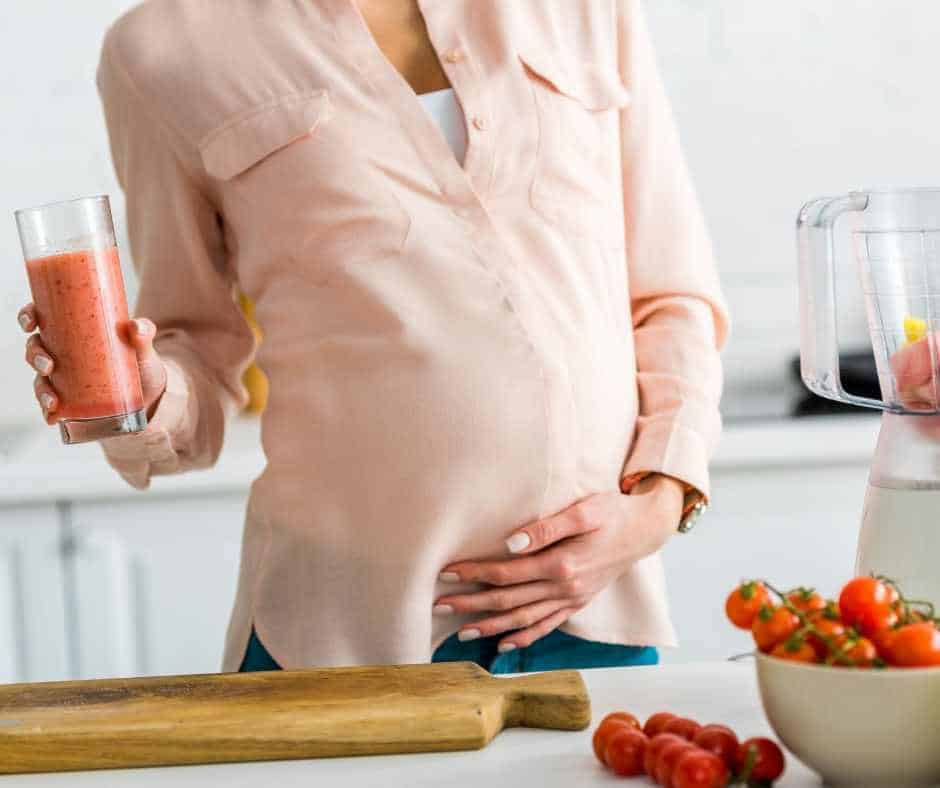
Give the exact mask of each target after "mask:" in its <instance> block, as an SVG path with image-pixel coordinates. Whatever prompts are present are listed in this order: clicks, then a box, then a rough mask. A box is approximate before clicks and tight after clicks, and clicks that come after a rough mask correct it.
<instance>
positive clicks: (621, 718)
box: [591, 711, 640, 763]
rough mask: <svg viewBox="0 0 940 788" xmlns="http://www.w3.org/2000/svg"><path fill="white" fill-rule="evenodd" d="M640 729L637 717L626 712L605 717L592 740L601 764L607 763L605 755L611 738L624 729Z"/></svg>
mask: <svg viewBox="0 0 940 788" xmlns="http://www.w3.org/2000/svg"><path fill="white" fill-rule="evenodd" d="M639 727H640V723H639V722H638V721H637V719H636V717H634V716H633V715H632V714H627V713H626V712H622V711H618V712H614V713H613V714H608V715H607V716H606V717H604V719H603V720H601V724H600V725H598V726H597V730H596V731H594V736H593V738H592V740H591V743H592V744H593V745H594V754H595V755H596V756H597V760H599V761H600V762H601V763H607V761H606V760H605V755H604V753H605V752H606V750H607V743H608V742H609V741H610V738H611V736H613V735H614V734H615V733H617V732H618V731H619V730H621V729H622V728H629V729H631V730H639Z"/></svg>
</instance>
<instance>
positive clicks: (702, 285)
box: [619, 0, 728, 497]
mask: <svg viewBox="0 0 940 788" xmlns="http://www.w3.org/2000/svg"><path fill="white" fill-rule="evenodd" d="M620 14H621V18H620V25H619V42H620V52H621V57H620V63H621V72H622V77H623V80H624V83H625V84H626V85H627V87H628V88H629V89H630V91H631V94H632V97H633V100H632V102H631V104H630V105H629V106H628V107H627V108H625V109H624V110H623V111H622V113H621V145H622V166H623V196H624V221H625V228H626V242H627V243H626V260H625V265H626V266H627V271H628V278H629V283H630V297H631V311H632V318H633V330H634V345H635V348H636V375H637V392H638V398H639V415H638V418H637V426H636V431H635V434H634V440H633V443H632V445H631V446H630V448H629V451H628V454H627V457H626V459H625V462H624V466H623V473H622V475H621V478H622V479H626V478H627V477H631V476H635V475H638V474H639V475H642V474H645V473H662V474H665V475H668V476H672V477H675V478H677V479H679V480H680V481H682V482H685V483H686V484H687V485H689V486H691V487H693V488H695V489H696V490H698V491H699V492H700V493H702V494H703V495H704V496H705V497H708V493H709V481H708V462H709V459H710V457H711V455H712V453H713V451H714V449H715V446H716V445H717V441H718V437H719V434H720V432H721V417H720V415H719V410H718V405H719V400H720V398H721V382H722V370H721V359H720V350H721V347H722V346H723V344H724V342H725V340H726V337H727V334H728V314H727V308H726V306H725V303H724V299H723V296H722V293H721V289H720V285H719V281H718V273H717V269H716V266H715V261H714V256H713V253H712V246H711V241H710V238H709V236H708V232H707V230H706V227H705V221H704V217H703V214H702V211H701V208H700V206H699V203H698V199H697V196H696V194H695V190H694V188H693V186H692V181H691V178H690V176H689V173H688V170H687V167H686V163H685V159H684V156H683V153H682V149H681V145H680V142H679V135H678V132H677V129H676V125H675V122H674V119H673V116H672V111H671V108H670V105H669V101H668V99H667V97H666V93H665V89H664V87H663V84H662V81H661V79H660V77H659V73H658V69H657V67H656V62H655V57H654V54H653V48H652V44H651V42H650V39H649V34H648V32H647V29H646V24H645V20H644V18H643V13H642V7H641V5H640V3H639V2H638V0H620Z"/></svg>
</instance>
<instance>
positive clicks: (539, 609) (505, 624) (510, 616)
mask: <svg viewBox="0 0 940 788" xmlns="http://www.w3.org/2000/svg"><path fill="white" fill-rule="evenodd" d="M569 604H570V603H569V602H567V601H565V600H560V599H545V600H542V601H541V602H536V603H534V604H531V605H524V606H522V607H517V608H516V609H515V610H510V611H509V612H508V613H504V614H502V615H499V616H494V617H493V618H485V619H482V620H481V621H477V622H476V623H473V624H466V625H465V626H463V627H461V628H460V630H458V632H457V637H458V638H459V639H460V640H476V639H477V638H485V637H490V636H491V635H498V634H500V633H502V632H509V631H510V630H514V629H525V628H526V627H531V626H532V625H533V624H536V623H538V622H540V621H542V620H544V619H545V618H547V617H548V616H551V615H552V614H553V613H555V612H556V611H558V610H560V609H561V608H563V607H566V606H567V605H569Z"/></svg>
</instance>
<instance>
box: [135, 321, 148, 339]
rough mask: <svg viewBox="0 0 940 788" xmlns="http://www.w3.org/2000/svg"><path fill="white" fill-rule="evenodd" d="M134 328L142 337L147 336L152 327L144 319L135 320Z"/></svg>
mask: <svg viewBox="0 0 940 788" xmlns="http://www.w3.org/2000/svg"><path fill="white" fill-rule="evenodd" d="M134 330H135V331H137V333H138V334H140V335H141V336H142V337H145V336H147V334H149V333H150V327H149V326H148V325H147V324H146V323H145V322H144V321H143V320H135V321H134Z"/></svg>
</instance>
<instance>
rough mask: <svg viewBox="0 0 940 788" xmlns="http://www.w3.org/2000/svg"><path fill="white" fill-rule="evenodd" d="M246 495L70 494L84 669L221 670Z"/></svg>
mask: <svg viewBox="0 0 940 788" xmlns="http://www.w3.org/2000/svg"><path fill="white" fill-rule="evenodd" d="M245 500H246V499H245V496H242V495H219V496H216V497H200V498H196V497H186V498H182V497H181V498H158V497H154V498H152V499H148V498H147V497H146V496H141V497H138V498H135V499H131V500H124V501H115V502H108V503H104V502H103V503H89V504H75V506H74V510H73V517H72V526H71V533H72V535H73V537H74V551H73V554H72V558H71V564H72V566H73V570H72V576H73V577H74V588H75V597H76V607H77V609H78V626H77V628H76V629H77V639H78V663H79V672H80V674H81V676H82V677H83V678H93V677H102V676H136V675H167V674H179V673H212V672H216V671H218V670H219V667H220V664H221V659H222V647H223V642H224V636H225V629H226V626H227V624H228V617H229V613H230V611H231V606H232V601H233V599H234V595H235V585H236V580H237V574H238V561H239V553H240V544H241V530H242V523H243V520H244V508H245Z"/></svg>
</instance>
